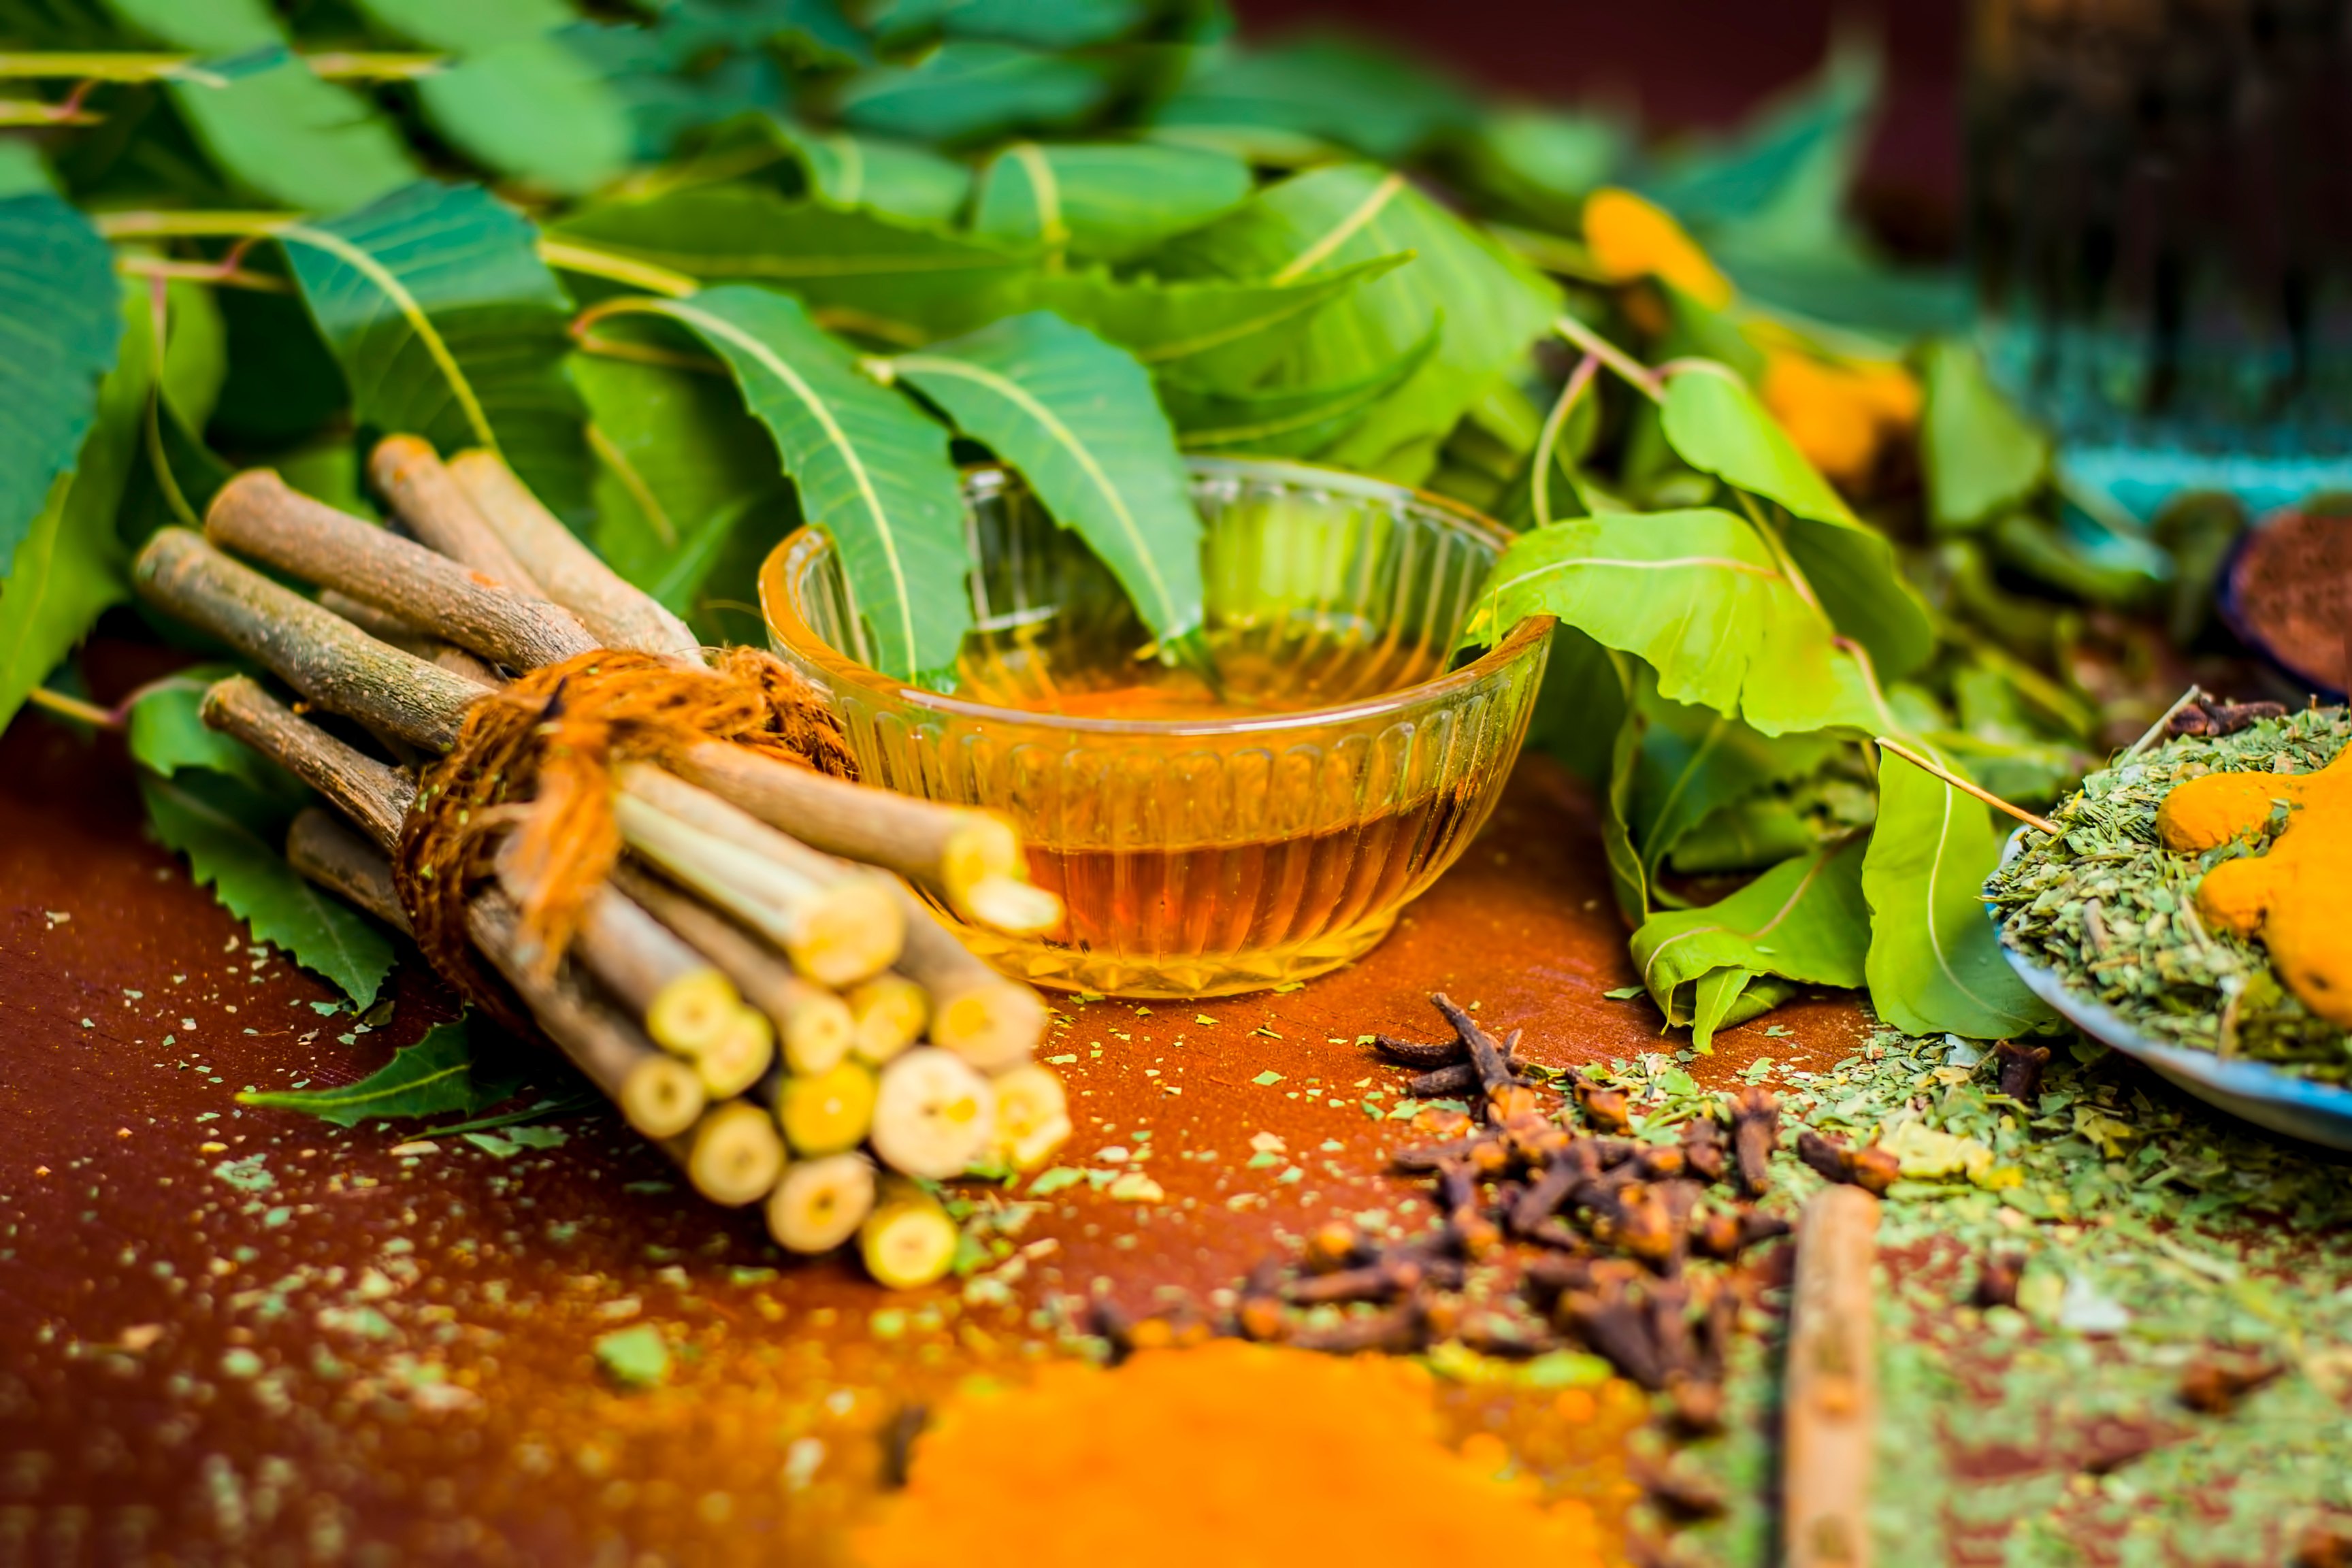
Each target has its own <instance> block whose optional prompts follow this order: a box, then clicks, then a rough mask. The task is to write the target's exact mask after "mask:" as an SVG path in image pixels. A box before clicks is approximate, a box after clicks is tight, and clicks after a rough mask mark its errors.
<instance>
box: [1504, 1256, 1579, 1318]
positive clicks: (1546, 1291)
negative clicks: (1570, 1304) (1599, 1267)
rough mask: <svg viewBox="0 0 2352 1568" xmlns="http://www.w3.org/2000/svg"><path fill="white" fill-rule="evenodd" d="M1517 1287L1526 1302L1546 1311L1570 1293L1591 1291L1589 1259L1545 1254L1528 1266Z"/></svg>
mask: <svg viewBox="0 0 2352 1568" xmlns="http://www.w3.org/2000/svg"><path fill="white" fill-rule="evenodd" d="M1519 1288H1520V1289H1522V1290H1524V1291H1526V1292H1527V1297H1528V1300H1530V1301H1533V1302H1534V1303H1535V1304H1536V1305H1537V1306H1538V1307H1542V1308H1545V1309H1547V1310H1549V1308H1551V1307H1553V1306H1555V1305H1557V1304H1558V1302H1559V1299H1560V1298H1561V1297H1562V1296H1564V1295H1566V1294H1567V1293H1568V1292H1570V1291H1571V1290H1590V1289H1592V1258H1591V1256H1590V1255H1585V1256H1578V1257H1570V1256H1565V1255H1562V1254H1559V1253H1546V1254H1545V1255H1544V1256H1542V1257H1540V1258H1537V1259H1536V1260H1535V1261H1534V1262H1532V1263H1530V1264H1528V1267H1527V1271H1526V1272H1525V1273H1523V1274H1521V1275H1520V1276H1519Z"/></svg>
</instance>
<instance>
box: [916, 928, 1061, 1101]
mask: <svg viewBox="0 0 2352 1568" xmlns="http://www.w3.org/2000/svg"><path fill="white" fill-rule="evenodd" d="M894 891H895V892H896V893H897V894H898V906H899V909H900V910H902V911H903V912H904V914H905V915H906V918H907V937H906V947H905V949H904V951H902V952H900V953H899V954H898V968H899V970H900V972H901V973H905V974H906V975H907V976H908V978H910V979H912V980H914V981H916V982H917V983H918V984H920V985H921V986H922V987H923V988H924V989H925V990H927V991H929V993H930V994H931V1043H932V1044H934V1045H936V1046H939V1047H942V1048H944V1049H946V1050H950V1051H953V1052H954V1053H955V1054H956V1055H957V1056H960V1057H961V1058H963V1059H964V1060H966V1061H968V1062H970V1063H971V1065H972V1066H974V1067H976V1068H979V1069H980V1070H981V1071H982V1072H984V1073H991V1074H993V1073H1001V1072H1003V1071H1005V1070H1007V1069H1008V1068H1014V1067H1018V1066H1019V1065H1020V1064H1021V1063H1023V1062H1025V1061H1027V1060H1028V1059H1029V1058H1030V1057H1031V1055H1032V1054H1033V1053H1034V1051H1035V1050H1036V1048H1037V1042H1038V1041H1039V1040H1040V1039H1042V1038H1043V1037H1045V1021H1046V1017H1045V1003H1044V1002H1043V1001H1042V1000H1040V999H1039V997H1038V995H1037V993H1036V992H1035V991H1034V990H1032V989H1030V988H1029V987H1028V986H1026V985H1024V984H1022V983H1021V982H1019V981H1018V980H1011V979H1007V978H1006V977H1005V976H1003V975H1002V974H999V973H997V972H996V971H995V970H993V969H991V968H990V967H989V966H988V965H987V964H986V963H982V961H981V960H980V959H979V958H978V957H976V956H974V954H973V953H972V952H971V950H970V949H969V948H967V947H965V946H964V945H963V943H961V942H958V941H957V940H956V939H955V935H954V933H953V932H951V931H949V930H948V928H947V927H945V926H943V925H941V924H940V921H939V917H937V916H936V915H934V914H932V913H931V911H930V910H928V909H926V908H924V907H923V904H922V901H921V900H919V899H917V898H916V897H915V896H914V895H913V894H912V893H909V892H908V891H907V890H906V889H903V888H899V889H894Z"/></svg>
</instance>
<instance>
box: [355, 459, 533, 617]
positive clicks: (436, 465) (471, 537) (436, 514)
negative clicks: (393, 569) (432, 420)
mask: <svg viewBox="0 0 2352 1568" xmlns="http://www.w3.org/2000/svg"><path fill="white" fill-rule="evenodd" d="M368 478H369V479H371V480H373V482H374V485H375V488H376V493H377V494H379V495H381V496H383V499H384V500H385V501H387V502H388V503H390V505H391V507H392V510H394V511H396V512H398V513H399V514H400V520H401V521H403V522H404V523H406V524H407V525H408V531H410V532H411V533H414V534H415V535H416V537H417V538H418V539H419V540H420V541H422V542H425V544H428V545H431V546H432V547H433V548H434V549H436V550H437V551H439V552H441V553H442V554H444V555H446V556H447V557H448V558H449V559H450V560H452V561H455V562H457V563H458V564H460V565H462V566H467V567H470V568H471V569H473V570H474V571H476V572H479V573H480V574H482V575H483V576H485V577H488V579H489V580H490V581H491V582H493V583H501V584H505V585H506V586H507V587H509V588H511V589H513V590H514V591H515V592H516V593H518V594H530V595H536V596H537V597H540V598H545V597H546V596H547V595H546V591H545V590H544V589H543V588H541V585H540V584H539V582H538V580H537V579H536V578H534V577H532V576H531V574H530V573H529V572H527V571H525V570H524V569H523V564H522V563H521V562H520V560H518V559H516V557H515V553H514V552H513V551H511V550H509V549H508V548H507V547H506V544H505V543H504V542H502V541H501V540H500V539H499V536H498V535H497V534H496V533H495V532H493V531H491V529H490V525H489V524H488V522H487V521H484V520H483V517H482V514H481V512H480V511H479V510H477V509H476V507H475V505H474V501H473V498H472V497H471V496H468V495H467V493H466V491H465V489H464V487H462V486H460V485H459V484H458V483H457V480H456V479H454V478H452V477H451V475H450V473H449V470H448V469H447V468H445V467H443V466H442V462H441V458H440V455H439V454H438V453H436V452H435V451H434V450H433V447H432V446H431V444H430V443H428V442H425V441H423V440H420V439H418V438H417V437H415V436H387V437H384V438H383V440H381V441H379V442H377V443H376V447H375V450H374V451H373V453H371V454H370V455H369V457H368Z"/></svg>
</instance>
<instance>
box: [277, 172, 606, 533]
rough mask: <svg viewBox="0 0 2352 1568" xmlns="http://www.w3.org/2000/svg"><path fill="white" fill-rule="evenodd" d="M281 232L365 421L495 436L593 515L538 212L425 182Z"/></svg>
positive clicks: (516, 461) (543, 481) (577, 511)
mask: <svg viewBox="0 0 2352 1568" xmlns="http://www.w3.org/2000/svg"><path fill="white" fill-rule="evenodd" d="M277 232H278V238H279V240H280V241H281V242H282V243H283V244H284V246H285V247H286V256H287V259H288V261H289V264H290V265H291V266H292V268H293V271H294V278H295V281H296V282H297V283H298V284H299V285H300V288H301V291H302V298H303V300H304V302H305V303H307V304H308V305H309V306H310V315H311V319H312V320H313V321H316V322H317V323H318V327H319V332H320V336H321V337H323V338H325V339H326V341H327V344H328V346H329V347H330V348H331V349H332V350H333V352H334V354H335V358H336V359H337V360H338V361H339V362H340V363H341V365H342V367H343V374H344V377H345V379H346V380H347V381H348V382H349V383H350V384H351V387H352V397H353V405H354V412H355V413H356V414H357V416H358V417H359V420H360V422H361V424H362V425H363V426H369V427H371V428H373V430H375V431H378V432H391V431H409V432H413V433H415V434H416V435H419V436H422V437H425V439H427V440H429V441H431V442H432V443H433V444H434V445H435V446H436V447H440V448H441V449H442V450H444V451H448V450H452V449H455V448H458V447H491V448H494V449H496V450H498V451H499V452H502V453H503V454H504V455H505V457H506V459H507V461H508V462H509V464H511V465H512V466H513V468H514V470H515V472H516V473H517V474H518V475H520V477H521V478H522V480H523V482H524V483H526V484H528V485H530V488H531V489H533V490H534V491H536V492H537V493H538V495H539V497H540V499H541V500H544V501H545V502H547V504H548V505H549V506H550V507H551V508H553V509H554V510H557V511H558V512H561V513H563V514H564V515H566V516H572V517H578V516H583V515H584V514H585V512H586V510H587V499H588V497H587V488H588V485H587V481H588V470H587V445H586V442H585V441H584V440H583V437H582V434H581V423H582V422H581V407H580V399H579V395H577V394H576V393H574V392H573V391H572V384H571V383H570V382H569V381H567V380H566V379H565V378H564V374H563V360H564V356H565V354H566V353H567V352H568V351H569V349H570V347H571V337H570V334H569V332H568V331H566V325H567V321H568V317H569V301H568V300H566V298H565V297H564V293H563V290H562V287H561V286H560V285H559V284H558V283H557V282H556V281H555V277H554V274H552V273H551V272H550V271H548V269H547V266H546V264H545V263H544V262H542V261H541V260H540V258H539V252H538V250H537V248H536V247H537V240H538V235H537V234H536V232H535V231H534V230H533V229H532V227H531V225H530V221H529V220H528V219H526V218H524V217H523V216H521V215H520V214H518V213H516V212H515V211H514V210H513V209H511V208H509V207H508V206H506V205H503V204H501V203H499V201H497V200H495V199H494V198H492V197H491V195H489V193H488V192H487V191H484V190H481V189H479V188H478V187H476V186H472V185H456V186H451V185H439V184H431V183H429V182H420V183H418V184H414V185H411V186H409V187H408V188H407V189H405V190H403V191H401V192H399V193H397V194H396V195H392V196H389V197H386V198H385V199H384V200H383V201H381V202H378V203H377V204H376V205H373V206H371V207H368V208H365V209H364V210H362V211H360V212H356V213H352V214H351V215H350V216H347V217H341V218H338V219H336V220H334V221H333V222H331V223H321V224H297V225H294V226H289V227H287V228H283V229H280V230H278V231H277Z"/></svg>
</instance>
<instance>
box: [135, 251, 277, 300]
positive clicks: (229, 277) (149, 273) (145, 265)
mask: <svg viewBox="0 0 2352 1568" xmlns="http://www.w3.org/2000/svg"><path fill="white" fill-rule="evenodd" d="M114 269H115V270H116V271H117V272H120V273H122V274H123V275H124V276H126V277H131V278H182V279H187V280H188V281H189V282H191V283H209V284H212V285H214V286H215V287H216V288H225V289H252V290H253V291H254V292H255V293H257V294H290V293H292V292H293V291H294V286H293V285H292V284H291V283H289V282H288V281H287V280H286V279H283V278H278V277H274V276H272V275H271V274H269V273H267V272H248V271H247V270H246V269H245V268H242V267H232V266H229V265H228V264H226V262H215V261H172V260H168V259H166V258H163V257H160V256H118V257H116V258H114Z"/></svg>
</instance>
